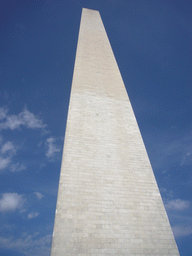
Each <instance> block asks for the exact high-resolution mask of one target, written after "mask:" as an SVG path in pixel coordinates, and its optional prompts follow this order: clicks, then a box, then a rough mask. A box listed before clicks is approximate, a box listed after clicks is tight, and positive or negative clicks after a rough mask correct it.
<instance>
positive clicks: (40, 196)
mask: <svg viewBox="0 0 192 256" xmlns="http://www.w3.org/2000/svg"><path fill="white" fill-rule="evenodd" d="M34 194H35V195H36V196H37V199H39V200H40V199H42V198H43V197H44V195H43V194H41V193H40V192H35V193H34Z"/></svg>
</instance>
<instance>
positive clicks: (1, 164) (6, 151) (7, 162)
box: [0, 141, 26, 172]
mask: <svg viewBox="0 0 192 256" xmlns="http://www.w3.org/2000/svg"><path fill="white" fill-rule="evenodd" d="M16 151H17V148H16V146H15V145H14V144H13V143H12V142H10V141H7V142H6V143H5V144H3V145H2V146H1V149H0V170H4V169H6V168H9V169H10V171H11V172H16V171H17V172H18V171H22V170H25V169H26V166H25V165H24V164H20V163H12V161H13V156H14V155H15V154H16Z"/></svg>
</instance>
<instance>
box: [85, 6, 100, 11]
mask: <svg viewBox="0 0 192 256" xmlns="http://www.w3.org/2000/svg"><path fill="white" fill-rule="evenodd" d="M84 10H85V11H94V12H99V11H98V10H94V9H90V8H85V7H83V8H82V11H84Z"/></svg>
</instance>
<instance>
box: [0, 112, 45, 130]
mask: <svg viewBox="0 0 192 256" xmlns="http://www.w3.org/2000/svg"><path fill="white" fill-rule="evenodd" d="M0 117H1V123H0V130H2V129H11V130H15V129H19V128H21V127H22V126H25V127H27V128H30V129H43V128H45V126H46V125H45V124H43V121H42V120H41V119H39V118H38V117H37V116H35V115H34V114H33V113H31V112H30V111H29V110H28V109H27V108H25V109H24V110H23V111H22V112H21V113H19V114H18V115H8V114H7V111H5V109H1V112H0Z"/></svg>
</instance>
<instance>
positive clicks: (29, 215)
mask: <svg viewBox="0 0 192 256" xmlns="http://www.w3.org/2000/svg"><path fill="white" fill-rule="evenodd" d="M37 216H39V213H38V212H32V213H29V214H28V215H27V218H28V219H33V218H36V217H37Z"/></svg>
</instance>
